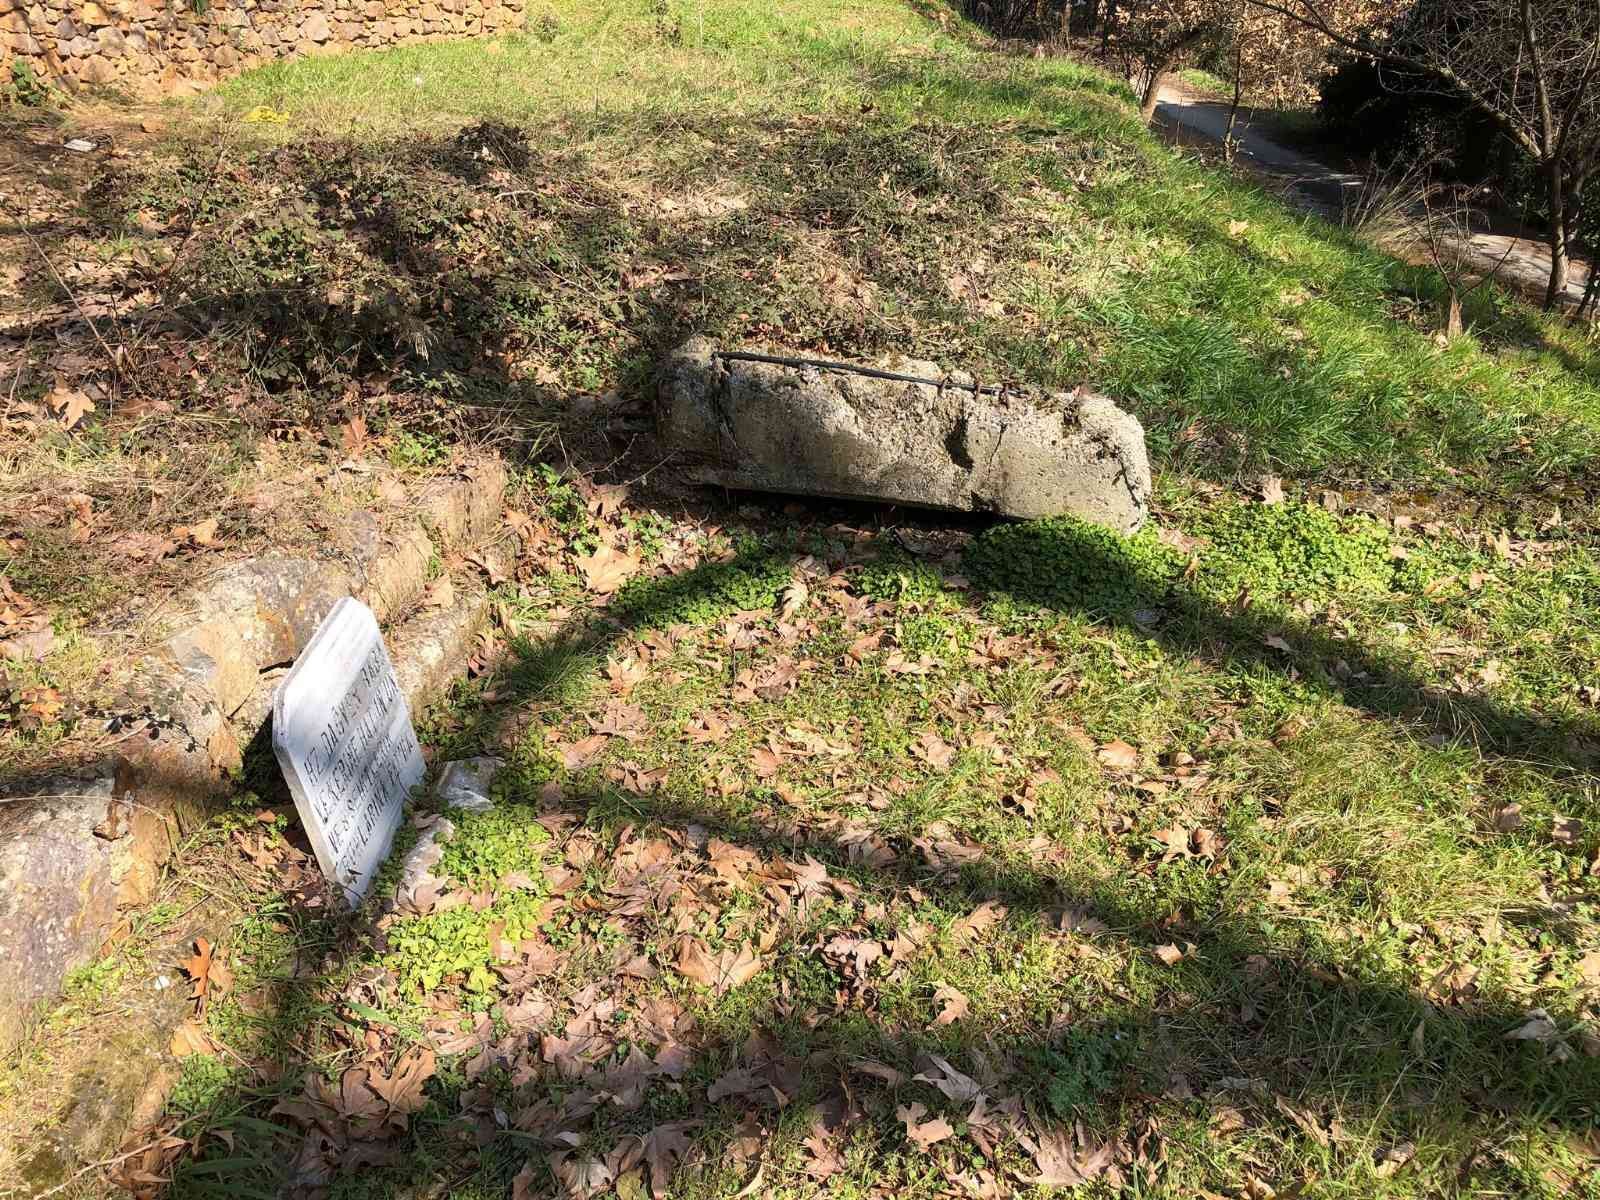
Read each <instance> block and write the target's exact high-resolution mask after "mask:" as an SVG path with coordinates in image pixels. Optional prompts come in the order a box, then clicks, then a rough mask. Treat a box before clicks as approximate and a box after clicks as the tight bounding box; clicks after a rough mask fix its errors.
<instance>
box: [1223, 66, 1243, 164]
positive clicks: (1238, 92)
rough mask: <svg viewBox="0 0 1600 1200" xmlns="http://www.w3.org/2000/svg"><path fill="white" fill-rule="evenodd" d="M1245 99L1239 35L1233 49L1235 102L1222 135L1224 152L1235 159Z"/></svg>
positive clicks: (1229, 111)
mask: <svg viewBox="0 0 1600 1200" xmlns="http://www.w3.org/2000/svg"><path fill="white" fill-rule="evenodd" d="M1243 99H1244V49H1243V47H1242V45H1241V44H1240V42H1239V39H1238V38H1237V37H1235V38H1234V49H1233V103H1232V104H1230V105H1229V106H1228V129H1227V132H1226V133H1224V134H1223V135H1222V153H1223V155H1224V157H1226V158H1227V160H1228V161H1229V162H1230V163H1231V162H1232V161H1233V149H1234V146H1233V130H1234V127H1235V126H1236V125H1237V124H1238V123H1239V102H1240V101H1242V100H1243Z"/></svg>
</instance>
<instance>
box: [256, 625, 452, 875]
mask: <svg viewBox="0 0 1600 1200" xmlns="http://www.w3.org/2000/svg"><path fill="white" fill-rule="evenodd" d="M272 749H273V751H274V752H275V753H276V754H277V756H278V765H279V767H281V768H282V769H283V774H284V777H285V778H286V779H287V780H288V781H289V791H290V792H291V793H292V794H293V795H294V804H295V808H297V809H298V810H299V811H300V821H301V823H302V824H304V825H305V827H306V832H307V834H308V835H310V838H311V845H312V847H313V849H315V850H316V852H317V862H318V863H319V864H320V865H321V867H322V871H323V874H325V875H326V876H327V877H328V878H329V879H330V880H332V881H333V882H335V883H337V884H338V885H339V886H340V887H341V888H342V889H344V893H345V897H346V899H348V900H349V901H350V903H351V905H352V906H354V905H355V904H358V903H359V902H360V900H361V897H362V896H364V895H365V894H366V891H367V888H368V887H369V886H370V885H371V883H372V876H373V873H374V872H375V871H376V870H377V869H378V866H379V865H380V864H381V863H382V862H383V860H384V857H385V856H386V855H387V854H388V853H389V843H390V841H391V840H392V839H393V838H394V831H395V829H396V828H397V827H398V826H399V824H400V817H401V811H402V809H403V808H404V806H405V801H406V797H407V796H409V795H410V794H411V789H412V788H414V787H416V786H417V785H418V784H419V783H421V782H422V777H423V774H424V772H425V769H426V768H425V767H424V766H423V762H422V747H421V746H419V745H418V744H417V735H416V731H415V730H413V729H412V728H411V713H410V712H409V711H408V710H407V708H406V698H405V696H403V695H402V694H401V692H400V685H399V682H398V681H397V680H396V679H395V674H394V666H393V664H391V663H390V661H389V652H388V650H386V649H385V648H384V645H383V634H382V633H381V632H380V631H379V629H378V622H377V618H375V617H374V616H373V615H372V610H371V609H369V608H367V606H366V605H365V604H362V603H361V602H360V601H358V600H355V599H352V598H351V597H348V596H347V597H345V598H344V599H343V600H341V601H339V603H337V604H335V605H334V606H333V611H332V612H330V613H329V614H328V615H327V617H325V618H324V619H323V622H322V624H321V625H319V626H317V632H316V633H315V634H313V635H312V638H311V641H310V642H308V643H307V644H306V648H305V649H304V650H302V651H301V652H300V657H299V658H297V659H295V664H294V667H293V669H291V670H290V672H289V674H288V675H286V676H284V680H283V683H282V684H280V685H279V687H278V694H277V695H276V696H275V697H274V699H273V703H272Z"/></svg>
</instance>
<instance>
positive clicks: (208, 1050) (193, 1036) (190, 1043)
mask: <svg viewBox="0 0 1600 1200" xmlns="http://www.w3.org/2000/svg"><path fill="white" fill-rule="evenodd" d="M169 1049H170V1051H171V1053H172V1056H173V1057H174V1058H187V1057H188V1056H189V1055H191V1054H215V1053H216V1050H217V1044H216V1042H214V1041H212V1040H211V1035H210V1034H208V1033H207V1032H206V1031H205V1030H204V1029H202V1028H201V1027H200V1026H199V1025H197V1024H195V1023H194V1022H193V1021H185V1022H184V1023H183V1024H182V1025H179V1026H178V1028H177V1029H176V1030H175V1031H174V1032H173V1035H172V1044H171V1046H170V1047H169Z"/></svg>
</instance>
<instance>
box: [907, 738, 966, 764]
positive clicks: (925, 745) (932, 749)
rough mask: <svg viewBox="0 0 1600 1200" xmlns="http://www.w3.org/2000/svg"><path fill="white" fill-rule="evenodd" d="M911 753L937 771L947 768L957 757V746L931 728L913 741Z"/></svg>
mask: <svg viewBox="0 0 1600 1200" xmlns="http://www.w3.org/2000/svg"><path fill="white" fill-rule="evenodd" d="M911 753H912V755H913V756H915V757H917V758H920V759H921V760H922V761H923V762H925V763H927V764H928V765H929V766H930V767H932V768H933V769H934V770H936V771H943V770H946V769H947V768H948V767H949V766H950V764H951V763H953V762H954V761H955V758H956V748H955V747H954V746H952V745H950V744H949V743H948V742H946V741H945V740H944V739H943V738H942V737H940V736H939V735H938V734H937V733H935V732H934V731H933V730H931V729H930V730H928V731H927V732H926V733H924V734H923V735H922V736H921V737H919V738H918V739H917V740H916V741H915V742H913V743H912V746H911Z"/></svg>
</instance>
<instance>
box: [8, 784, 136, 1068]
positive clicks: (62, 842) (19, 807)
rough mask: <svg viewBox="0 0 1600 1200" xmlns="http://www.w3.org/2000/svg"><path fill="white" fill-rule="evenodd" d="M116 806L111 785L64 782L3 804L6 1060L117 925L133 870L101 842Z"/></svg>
mask: <svg viewBox="0 0 1600 1200" xmlns="http://www.w3.org/2000/svg"><path fill="white" fill-rule="evenodd" d="M112 802H113V796H112V782H111V780H110V779H91V780H58V781H54V782H52V783H50V784H48V785H42V786H40V787H39V788H38V790H37V791H35V792H34V793H33V794H31V795H29V796H28V797H26V798H9V799H5V800H3V801H0V993H3V994H4V996H5V1000H6V1002H5V1004H4V1005H0V1051H4V1050H9V1049H10V1048H11V1047H12V1046H14V1045H16V1043H17V1042H18V1041H19V1040H20V1039H21V1037H22V1034H23V1032H24V1028H25V1024H26V1020H27V1017H28V1015H29V1013H30V1010H31V1009H32V1008H33V1007H34V1006H35V1005H37V1004H38V1003H39V1002H40V1001H43V1000H48V999H53V998H54V996H55V993H56V990H57V988H58V987H59V986H60V984H61V976H62V973H63V972H64V971H67V970H70V969H71V968H72V967H76V966H80V965H82V964H83V963H86V962H88V961H89V960H90V959H92V958H93V957H94V955H95V951H96V950H97V949H98V948H99V946H100V942H101V940H102V939H103V938H104V937H105V933H106V930H107V929H109V928H110V927H111V924H112V921H113V919H114V918H115V916H116V912H117V901H116V895H117V883H118V882H119V880H120V877H121V875H122V874H123V873H124V872H126V871H127V870H128V864H127V862H126V861H124V855H123V847H121V846H119V845H118V844H117V843H116V842H115V841H113V840H111V839H108V838H103V837H97V836H95V831H96V829H97V828H103V827H104V823H105V821H106V819H107V813H108V811H109V810H110V809H111V806H112Z"/></svg>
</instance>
